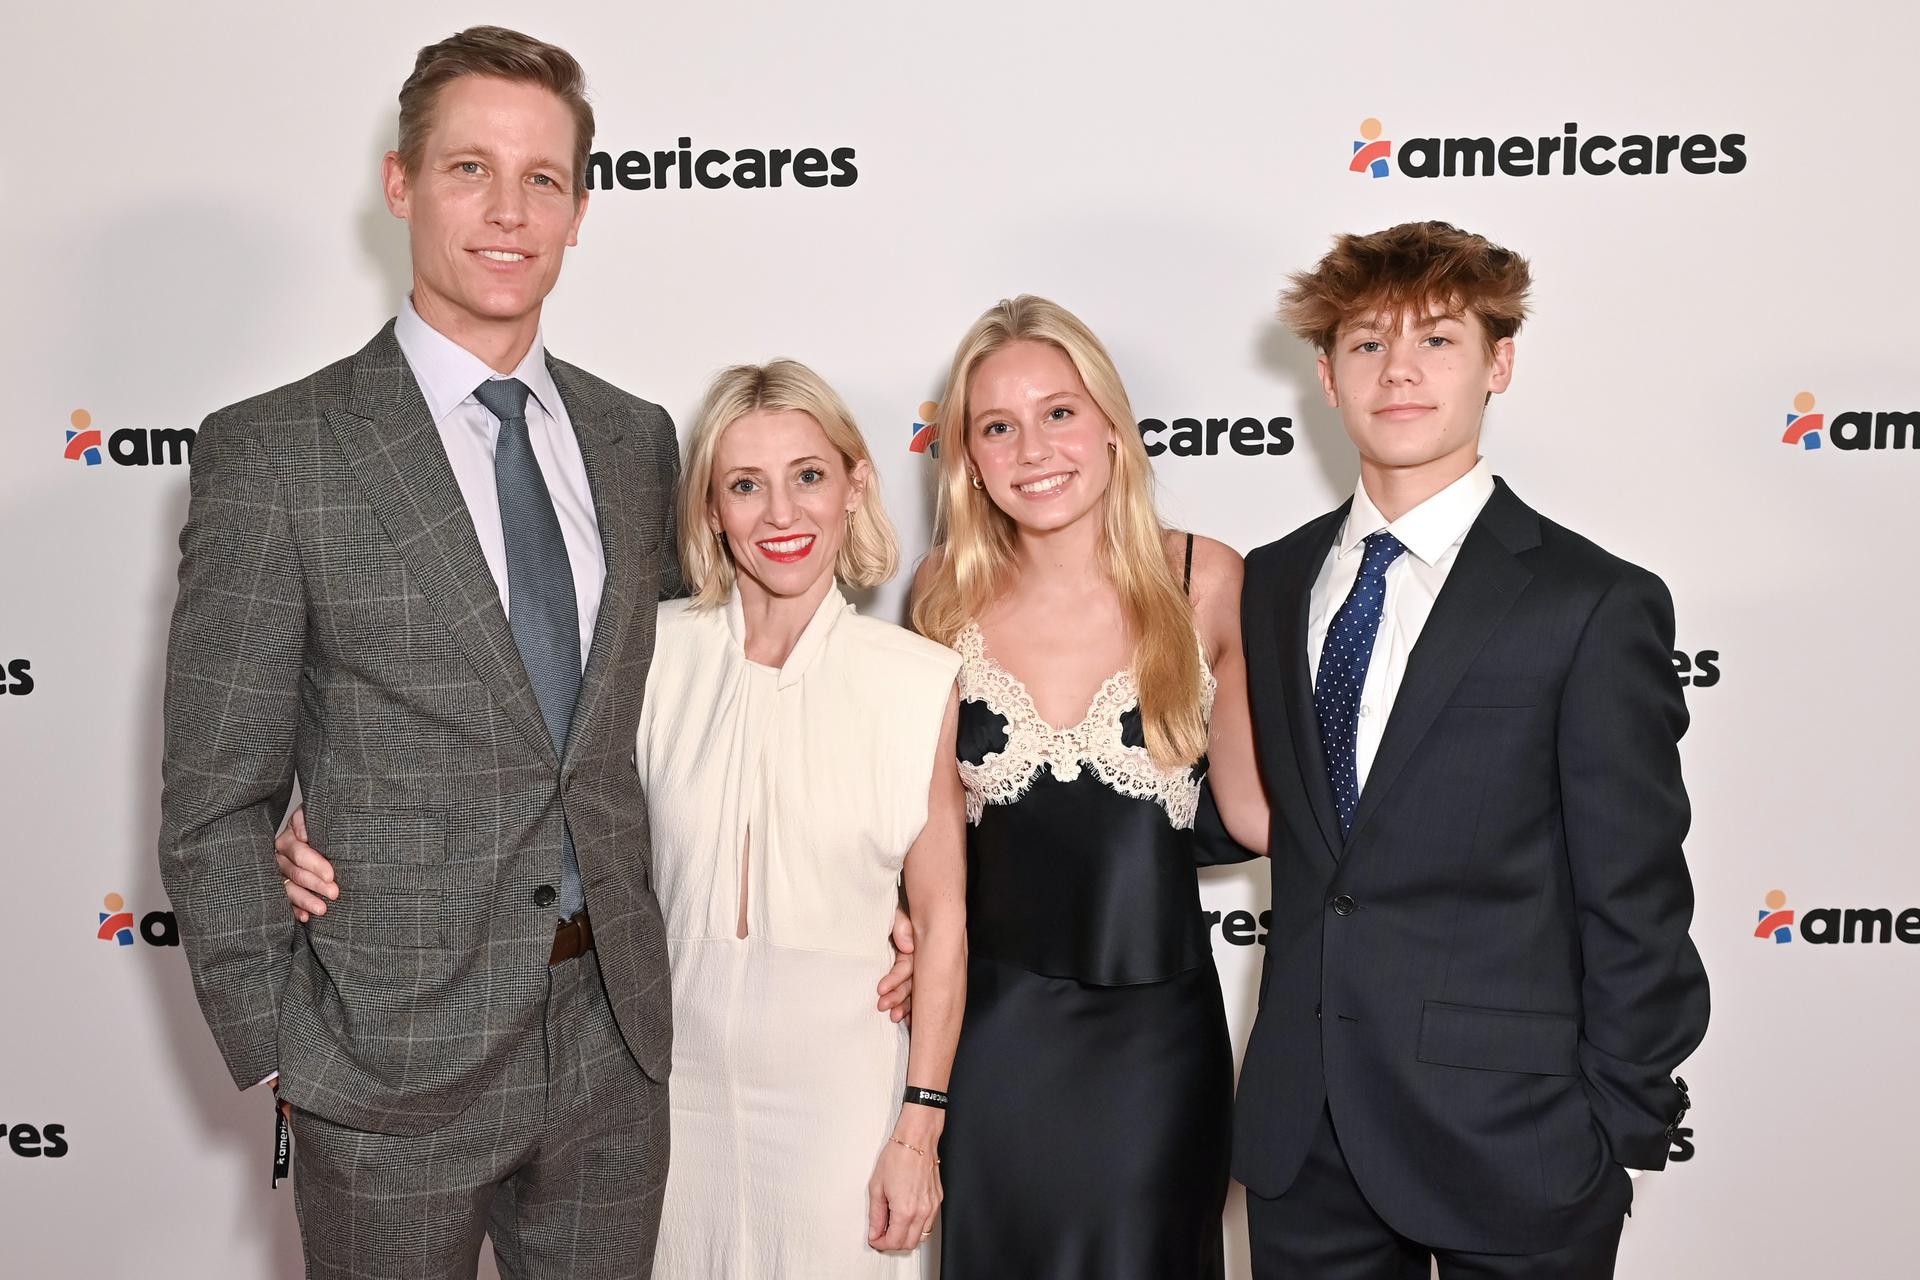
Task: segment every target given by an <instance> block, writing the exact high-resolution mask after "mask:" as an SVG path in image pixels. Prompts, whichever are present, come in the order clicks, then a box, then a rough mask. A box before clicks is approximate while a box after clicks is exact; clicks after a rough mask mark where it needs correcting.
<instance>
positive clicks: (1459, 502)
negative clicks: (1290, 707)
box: [1307, 458, 1493, 790]
mask: <svg viewBox="0 0 1920 1280" xmlns="http://www.w3.org/2000/svg"><path fill="white" fill-rule="evenodd" d="M1492 496H1493V471H1492V469H1491V468H1489V467H1488V465H1487V460H1486V459H1485V458H1482V459H1480V460H1479V461H1478V462H1476V463H1475V464H1474V467H1473V470H1471V471H1469V472H1467V474H1465V475H1464V476H1461V477H1460V478H1459V479H1458V480H1455V481H1454V482H1453V483H1452V484H1450V485H1448V486H1447V487H1446V488H1444V489H1442V490H1441V491H1440V492H1438V493H1436V494H1434V495H1433V496H1432V497H1431V498H1428V499H1427V500H1426V501H1425V502H1423V503H1421V504H1420V505H1419V506H1417V507H1415V508H1414V509H1413V510H1411V511H1409V512H1407V513H1406V514H1405V515H1403V516H1401V517H1400V518H1399V519H1398V520H1395V521H1393V522H1392V523H1391V524H1389V523H1388V522H1387V518H1386V517H1385V516H1383V515H1381V514H1380V509H1379V508H1378V507H1376V506H1374V505H1373V499H1372V498H1370V497H1368V496H1367V486H1366V483H1365V481H1362V482H1361V483H1359V484H1356V485H1355V486H1354V487H1353V507H1352V509H1351V510H1350V511H1348V512H1347V521H1346V523H1345V524H1344V525H1342V526H1341V527H1340V536H1339V537H1338V538H1336V539H1334V543H1333V550H1332V551H1330V552H1328V553H1327V561H1326V563H1325V564H1323V565H1321V566H1320V573H1319V576H1318V577H1316V578H1315V579H1314V580H1313V597H1312V600H1311V602H1310V603H1309V605H1308V610H1307V670H1308V671H1309V672H1310V673H1312V675H1311V678H1312V679H1313V680H1314V681H1315V682H1316V683H1317V682H1318V681H1319V679H1320V650H1321V647H1322V646H1323V645H1324V644H1325V643H1326V639H1327V629H1328V628H1329V627H1331V626H1332V625H1333V618H1334V615H1335V614H1337V613H1339V612H1340V606H1341V605H1343V604H1345V603H1346V602H1347V596H1348V594H1349V593H1350V592H1352V590H1353V584H1354V581H1355V579H1357V578H1358V577H1359V576H1360V564H1361V561H1363V560H1365V559H1366V547H1365V541H1366V538H1367V536H1368V535H1369V534H1373V533H1378V532H1379V531H1380V530H1382V529H1385V530H1387V531H1388V532H1389V533H1391V534H1393V536H1394V537H1395V538H1398V539H1399V540H1400V544H1401V545H1402V546H1404V547H1406V551H1405V552H1404V553H1402V554H1401V555H1400V556H1399V557H1398V558H1397V559H1395V560H1394V562H1393V563H1392V564H1390V565H1388V566H1387V577H1386V591H1387V598H1386V602H1385V603H1384V604H1383V605H1382V606H1381V610H1380V630H1379V631H1378V632H1376V633H1375V635H1374V638H1373V657H1372V658H1371V659H1370V660H1369V663H1368V666H1367V678H1366V682H1365V683H1364V684H1362V685H1361V687H1360V723H1359V731H1358V732H1357V733H1356V734H1355V735H1354V748H1353V751H1354V769H1355V773H1356V776H1357V779H1358V781H1359V784H1360V787H1361V789H1362V790H1365V788H1366V785H1367V772H1368V770H1370V769H1371V768H1372V767H1373V757H1374V754H1375V753H1376V752H1377V751H1379V749H1380V735H1381V733H1382V732H1384V731H1385V729H1386V727H1387V717H1388V716H1389V715H1390V714H1391V713H1392V711H1393V700H1394V699H1395V698H1396V697H1398V696H1399V693H1400V681H1401V680H1402V678H1404V677H1405V676H1406V674H1407V658H1408V656H1409V655H1410V654H1412V652H1413V646H1414V644H1415V643H1416V642H1417V641H1418V640H1419V639H1420V631H1421V629H1422V628H1423V627H1425V626H1426V625H1427V616H1428V615H1429V614H1431V613H1432V612H1433V602H1434V600H1436V599H1437V598H1438V597H1439V595H1440V588H1441V587H1444V586H1445V585H1447V574H1448V572H1449V571H1450V570H1452V568H1453V561H1454V557H1455V556H1457V555H1458V554H1459V553H1460V544H1461V543H1463V542H1465V541H1466V540H1467V530H1469V529H1471V528H1472V527H1473V522H1474V521H1475V520H1477V519H1478V518H1479V516H1480V509H1481V508H1482V507H1484V506H1486V505H1487V499H1488V498H1491V497H1492Z"/></svg>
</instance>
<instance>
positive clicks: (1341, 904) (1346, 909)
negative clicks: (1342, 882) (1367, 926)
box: [1333, 893, 1360, 916]
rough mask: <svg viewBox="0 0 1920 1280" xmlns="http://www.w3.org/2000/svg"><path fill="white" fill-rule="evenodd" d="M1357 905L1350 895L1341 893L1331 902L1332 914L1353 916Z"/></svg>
mask: <svg viewBox="0 0 1920 1280" xmlns="http://www.w3.org/2000/svg"><path fill="white" fill-rule="evenodd" d="M1359 905H1360V904H1359V903H1357V902H1355V901H1354V900H1353V898H1352V896H1351V895H1349V894H1345V893H1343V894H1341V895H1340V896H1339V897H1337V898H1335V899H1334V900H1333V914H1335V915H1337V916H1350V915H1352V914H1353V912H1354V908H1356V907H1358V906H1359Z"/></svg>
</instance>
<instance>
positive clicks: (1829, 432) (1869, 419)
mask: <svg viewBox="0 0 1920 1280" xmlns="http://www.w3.org/2000/svg"><path fill="white" fill-rule="evenodd" d="M1817 403H1818V401H1816V400H1815V399H1814V398H1813V392H1811V391H1802V392H1801V393H1800V394H1799V395H1797V396H1795V397H1794V398H1793V412H1792V413H1789V414H1788V415H1787V430H1786V433H1785V434H1784V435H1782V436H1781V437H1780V443H1781V444H1788V445H1794V444H1797V445H1799V446H1800V447H1801V448H1802V449H1818V448H1820V447H1821V436H1822V435H1823V434H1824V435H1825V437H1826V441H1827V443H1829V444H1831V445H1832V446H1833V447H1834V448H1836V449H1847V450H1856V449H1907V448H1912V449H1920V410H1908V411H1906V412H1898V411H1895V410H1890V409H1882V410H1878V411H1876V410H1872V409H1849V410H1847V411H1846V412H1845V413H1836V414H1834V415H1833V421H1832V422H1828V421H1827V415H1826V414H1824V413H1815V412H1814V411H1813V409H1814V406H1815V405H1816V404H1817Z"/></svg>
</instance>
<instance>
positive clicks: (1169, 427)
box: [1140, 417, 1293, 458]
mask: <svg viewBox="0 0 1920 1280" xmlns="http://www.w3.org/2000/svg"><path fill="white" fill-rule="evenodd" d="M1163 437H1164V438H1163ZM1140 438H1141V440H1143V441H1144V442H1145V443H1146V446H1147V454H1148V456H1150V457H1155V458H1157V457H1159V456H1160V455H1161V454H1163V453H1170V454H1172V455H1173V456H1174V457H1176V458H1198V457H1213V456H1214V455H1216V454H1219V453H1221V452H1223V451H1224V450H1223V449H1222V448H1221V446H1222V445H1224V446H1226V449H1227V450H1231V451H1232V452H1234V453H1237V454H1239V455H1241V456H1242V457H1247V458H1257V457H1260V456H1262V455H1267V456H1271V457H1278V456H1280V455H1282V454H1288V453H1292V452H1293V419H1292V418H1285V417H1282V418H1264V419H1263V418H1254V417H1245V418H1175V419H1173V420H1172V421H1171V422H1169V421H1167V420H1165V419H1163V418H1142V419H1140Z"/></svg>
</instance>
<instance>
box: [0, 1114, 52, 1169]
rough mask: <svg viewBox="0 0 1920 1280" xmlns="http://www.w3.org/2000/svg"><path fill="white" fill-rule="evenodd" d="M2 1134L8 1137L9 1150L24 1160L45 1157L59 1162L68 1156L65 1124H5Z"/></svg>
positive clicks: (2, 1127) (1, 1128)
mask: <svg viewBox="0 0 1920 1280" xmlns="http://www.w3.org/2000/svg"><path fill="white" fill-rule="evenodd" d="M0 1133H5V1134H6V1135H7V1150H9V1151H11V1152H13V1154H15V1155H17V1156H19V1157H20V1158H22V1159H23V1160H35V1159H38V1158H39V1157H41V1156H45V1157H46V1158H47V1159H49V1160H58V1159H59V1158H60V1157H61V1156H64V1155H65V1154H67V1137H66V1134H67V1126H65V1125H63V1124H37V1125H36V1124H5V1123H0Z"/></svg>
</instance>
